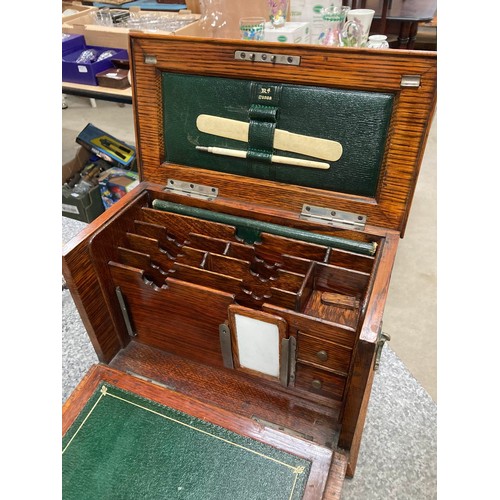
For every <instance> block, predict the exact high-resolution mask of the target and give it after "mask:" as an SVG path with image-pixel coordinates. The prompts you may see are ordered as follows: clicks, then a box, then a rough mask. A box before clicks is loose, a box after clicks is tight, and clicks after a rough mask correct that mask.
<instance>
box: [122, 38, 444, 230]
mask: <svg viewBox="0 0 500 500" xmlns="http://www.w3.org/2000/svg"><path fill="white" fill-rule="evenodd" d="M130 43H131V46H130V49H131V68H132V83H133V93H134V99H133V102H134V114H135V127H136V144H137V153H138V160H139V172H140V175H141V179H142V180H144V181H150V182H154V183H159V184H164V185H167V182H168V181H169V180H172V179H173V180H175V181H182V182H186V183H196V184H201V185H203V186H210V187H216V188H217V189H218V199H219V200H221V199H233V200H234V199H236V200H238V202H239V203H242V204H244V205H246V206H248V207H249V211H250V210H254V211H264V212H266V211H267V212H268V213H274V214H276V213H278V214H279V213H282V214H285V213H287V214H290V213H293V214H300V213H301V211H303V209H304V206H306V205H307V206H312V207H321V208H326V209H329V210H331V211H346V212H349V213H353V214H356V215H360V216H363V217H366V225H367V227H369V226H377V227H382V228H387V229H393V230H397V231H399V232H400V233H401V234H402V233H403V232H404V228H405V225H406V221H407V218H408V213H409V209H410V206H411V201H412V198H413V194H414V190H415V185H416V182H417V177H418V173H419V169H420V164H421V161H422V157H423V153H424V149H425V143H426V139H427V135H428V131H429V128H430V124H431V120H432V115H433V111H434V107H435V101H436V72H437V69H436V63H437V55H436V53H435V52H427V51H408V50H391V49H388V50H370V49H355V48H326V47H322V46H316V45H293V44H280V43H268V42H256V43H253V42H247V41H240V40H223V39H207V38H199V37H187V36H166V37H165V36H158V35H154V34H139V33H132V34H131V36H130ZM266 93H267V95H270V96H271V99H269V100H270V101H271V102H270V103H269V102H267V101H266V97H267V95H266ZM259 99H262V100H259ZM207 117H208V119H207ZM199 120H202V121H199ZM207 120H208V121H207ZM224 120H226V121H224ZM227 120H232V121H229V122H227ZM245 127H246V129H245ZM241 128H243V132H242V131H241V130H240V129H241ZM245 130H246V131H245ZM269 130H272V132H269ZM290 133H291V134H292V135H290ZM232 134H236V135H232ZM238 134H247V135H246V136H245V138H244V139H242V138H241V137H240V136H238ZM273 134H274V135H273ZM278 134H281V140H282V142H280V143H279V144H277V142H276V140H277V137H278ZM287 134H288V135H287ZM293 134H296V135H293ZM304 136H306V139H305V143H306V145H305V146H304V145H303V143H304V140H303V137H304ZM311 138H312V141H313V142H312V143H311ZM317 139H320V140H321V139H325V140H326V141H328V144H327V146H328V148H330V149H328V152H327V153H323V152H320V153H316V151H317V149H315V147H316V145H317V144H318V143H315V142H314V141H315V140H317ZM273 141H274V142H273ZM283 141H284V142H283ZM320 142H321V141H320ZM269 144H270V146H269ZM311 144H312V146H311ZM297 145H298V146H297ZM339 145H340V147H339ZM196 146H215V147H223V148H225V149H232V150H238V151H247V148H248V151H249V152H250V153H251V154H249V155H248V156H247V157H246V159H242V158H233V157H228V156H226V155H225V152H224V154H223V155H215V154H212V153H210V152H207V151H200V150H198V149H197V148H196ZM320 146H321V144H320ZM297 147H298V148H299V150H298V151H297V150H296V148H297ZM303 147H305V148H306V149H305V150H304V149H302V150H301V149H300V148H303ZM311 147H312V150H311ZM266 148H267V150H266ZM273 148H274V149H273ZM308 148H309V149H308ZM335 148H336V149H335ZM261 149H262V150H264V151H263V153H262V155H261V156H260V154H261V152H262V151H261ZM319 149H321V148H319ZM319 149H318V151H319ZM335 151H336V152H337V153H336V152H335ZM339 151H340V155H339V154H338V153H339ZM270 152H271V154H272V155H277V156H286V157H288V158H290V157H292V158H298V159H299V160H312V161H313V162H316V163H314V168H311V166H307V167H304V166H293V165H283V164H279V165H277V164H275V163H274V162H273V163H269V159H270V154H269V153H270ZM335 154H337V156H339V157H338V158H334V157H335ZM325 155H326V156H325ZM332 155H333V156H332ZM315 156H316V157H315ZM266 162H267V163H266ZM318 162H319V164H323V165H324V164H325V163H326V167H327V168H322V169H320V168H316V166H317V163H318ZM324 166H325V165H324Z"/></svg>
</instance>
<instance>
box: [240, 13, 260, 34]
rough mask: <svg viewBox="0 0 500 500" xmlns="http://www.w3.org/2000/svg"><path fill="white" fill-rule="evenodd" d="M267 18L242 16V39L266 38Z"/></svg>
mask: <svg viewBox="0 0 500 500" xmlns="http://www.w3.org/2000/svg"><path fill="white" fill-rule="evenodd" d="M265 26H266V20H265V19H264V18H263V17H242V18H241V19H240V33H241V39H242V40H264V29H265Z"/></svg>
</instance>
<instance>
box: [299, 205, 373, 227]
mask: <svg viewBox="0 0 500 500" xmlns="http://www.w3.org/2000/svg"><path fill="white" fill-rule="evenodd" d="M300 218H301V219H307V220H311V221H313V222H317V223H319V224H326V225H328V226H332V227H339V228H342V229H352V230H354V231H363V230H364V229H365V226H366V220H367V217H366V215H361V214H355V213H352V212H343V211H341V210H336V209H332V208H324V207H315V206H313V205H308V204H305V205H303V206H302V212H301V213H300Z"/></svg>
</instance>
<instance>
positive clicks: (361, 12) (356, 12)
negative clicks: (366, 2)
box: [347, 9, 375, 47]
mask: <svg viewBox="0 0 500 500" xmlns="http://www.w3.org/2000/svg"><path fill="white" fill-rule="evenodd" d="M374 15H375V11H374V10H373V9H351V10H350V11H349V12H348V13H347V22H349V21H353V22H355V23H356V24H357V25H358V29H360V30H361V35H360V36H361V39H360V41H359V42H358V45H356V46H357V47H365V46H366V43H367V42H368V35H369V34H370V28H371V25H372V21H373V16H374Z"/></svg>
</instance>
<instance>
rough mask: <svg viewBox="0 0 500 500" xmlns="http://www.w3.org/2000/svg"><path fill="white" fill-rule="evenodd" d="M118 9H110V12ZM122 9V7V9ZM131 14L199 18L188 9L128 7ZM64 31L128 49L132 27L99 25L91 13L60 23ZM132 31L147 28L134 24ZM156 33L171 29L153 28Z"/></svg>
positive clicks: (190, 21) (165, 32)
mask: <svg viewBox="0 0 500 500" xmlns="http://www.w3.org/2000/svg"><path fill="white" fill-rule="evenodd" d="M114 10H120V9H111V12H113V11H114ZM122 10H123V9H122ZM129 11H130V13H131V15H132V16H133V17H135V18H136V19H138V20H141V19H142V20H143V21H144V20H146V19H157V20H158V21H162V20H163V21H168V20H177V21H182V22H186V23H192V22H195V21H197V20H198V19H200V15H199V14H192V13H191V12H189V11H180V12H178V13H177V12H161V11H142V10H141V9H140V8H137V7H131V8H130V9H129ZM62 31H63V32H64V33H69V34H76V35H83V36H84V37H85V41H86V42H87V43H88V44H91V45H98V46H102V47H116V48H119V49H124V50H128V38H129V33H130V31H132V29H130V28H127V27H124V26H120V25H116V26H100V25H98V24H96V22H95V19H94V17H93V16H92V13H89V14H88V15H84V16H79V17H77V18H75V19H73V20H69V21H68V22H64V23H63V25H62ZM133 31H143V32H148V30H147V29H142V28H138V27H136V26H134V28H133ZM154 32H155V33H158V34H163V35H165V34H170V33H172V31H163V30H154Z"/></svg>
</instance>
